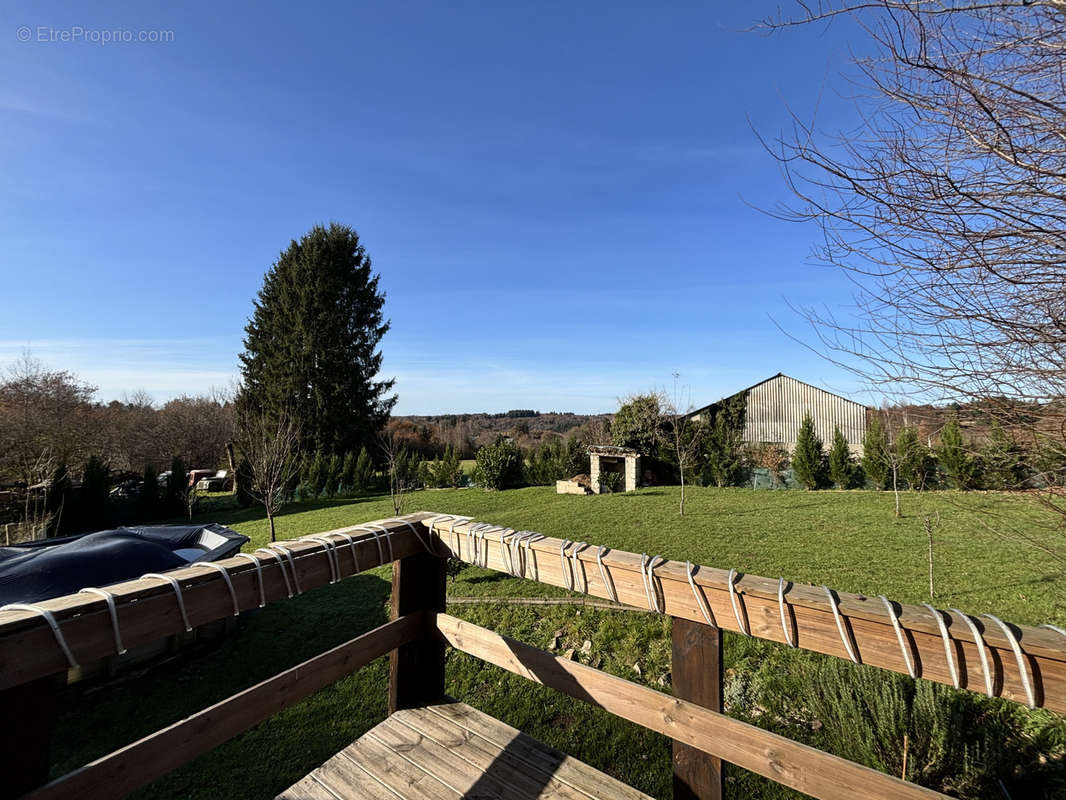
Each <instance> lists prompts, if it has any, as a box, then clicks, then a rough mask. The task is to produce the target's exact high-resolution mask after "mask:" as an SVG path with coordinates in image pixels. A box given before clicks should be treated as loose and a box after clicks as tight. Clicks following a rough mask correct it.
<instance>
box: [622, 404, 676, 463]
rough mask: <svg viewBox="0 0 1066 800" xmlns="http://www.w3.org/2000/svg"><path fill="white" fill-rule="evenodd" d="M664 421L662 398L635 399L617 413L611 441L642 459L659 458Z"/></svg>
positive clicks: (623, 405)
mask: <svg viewBox="0 0 1066 800" xmlns="http://www.w3.org/2000/svg"><path fill="white" fill-rule="evenodd" d="M663 424H664V420H663V413H662V408H661V402H660V398H659V397H658V396H656V395H654V394H642V395H634V396H633V397H630V398H629V399H628V400H627V401H626V402H625V403H623V404H622V406H621V408H619V409H618V411H616V412H615V415H614V420H613V421H612V422H611V438H612V440H613V441H614V443H615V444H616V445H618V446H620V447H632V448H634V449H635V450H636V451H637V452H638V453H640V454H641V455H642V456H645V457H649V458H656V457H658V455H659V442H660V440H661V439H662V428H663Z"/></svg>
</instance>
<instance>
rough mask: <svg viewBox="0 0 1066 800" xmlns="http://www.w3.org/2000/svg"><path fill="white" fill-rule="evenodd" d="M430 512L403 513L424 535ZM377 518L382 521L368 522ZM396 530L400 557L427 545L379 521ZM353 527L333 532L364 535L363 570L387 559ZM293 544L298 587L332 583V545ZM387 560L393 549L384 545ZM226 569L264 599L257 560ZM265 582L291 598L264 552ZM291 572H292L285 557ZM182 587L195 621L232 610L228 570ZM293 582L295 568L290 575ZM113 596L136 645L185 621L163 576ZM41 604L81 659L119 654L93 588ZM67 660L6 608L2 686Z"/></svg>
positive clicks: (0, 637) (277, 595)
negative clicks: (329, 549) (329, 557)
mask: <svg viewBox="0 0 1066 800" xmlns="http://www.w3.org/2000/svg"><path fill="white" fill-rule="evenodd" d="M422 516H425V515H424V514H410V515H408V516H407V517H404V518H402V519H403V520H410V521H411V522H413V523H415V524H416V531H417V533H418V534H419V535H421V534H422V533H423V529H422V528H421V526H418V525H417V522H416V521H417V520H418V519H420V518H421V517H422ZM367 524H373V525H377V524H378V523H367ZM380 525H381V526H382V527H385V528H386V529H387V530H389V531H391V532H392V535H391V539H392V548H393V551H394V556H395V557H396V558H405V557H407V556H409V555H413V554H415V553H420V552H424V551H425V547H424V545H423V544H422V543H421V541H420V540H419V538H418V536H417V535H416V533H415V532H412V531H411V529H410V528H409V527H408V526H407V524H406V523H405V522H403V521H400V522H398V521H395V520H393V521H388V520H383V521H381V522H380ZM358 527H360V526H353V527H349V528H341V529H339V531H327V532H326V533H324V534H321V535H324V536H329V535H330V534H333V533H348V534H350V535H353V536H362V537H363V538H362V539H361V540H359V541H357V542H356V554H355V556H356V558H358V562H359V570H358V571H360V572H362V571H364V570H367V569H372V568H374V567H376V566H378V565H379V564H381V563H382V561H381V555H380V553H379V551H378V547H377V544H376V542H375V540H374V538H373V536H372V535H371V534H369V533H366V532H362V533H360V532H359V531H358V530H357V528H358ZM332 539H333V541H336V542H337V543H338V544H339V545H341V546H340V547H339V548H338V549H337V551H336V553H337V556H338V559H339V563H340V572H341V575H342V576H343V577H348V576H350V575H353V574H355V572H356V570H355V562H354V559H353V554H352V551H351V548H350V547H349V546H348V545H347V543H346V542H345V540H344V538H343V537H341V536H333V537H332ZM279 544H283V545H286V546H288V547H289V548H291V550H292V552H293V554H294V556H295V559H294V560H295V565H296V572H297V577H298V579H299V582H300V587H301V588H302V589H303V590H304V591H307V590H309V589H313V588H315V587H318V586H324V585H325V584H327V583H329V581H330V579H331V577H332V576H331V573H330V568H329V562H328V561H327V558H326V546H325V545H323V544H321V543H318V542H297V541H291V542H290V541H287V542H280V543H279ZM383 550H384V554H385V561H386V562H387V561H388V548H387V547H384V548H383ZM216 563H217V564H220V565H222V566H223V567H225V568H226V570H227V572H229V574H230V578H231V580H232V582H233V587H234V590H235V591H236V594H237V601H238V605H239V607H240V609H241V610H242V611H243V610H245V609H250V608H256V607H257V606H258V605H259V583H258V576H257V573H256V568H255V565H254V564H252V563H251V562H249V561H246V560H244V559H242V558H229V559H225V560H223V561H218V562H216ZM262 564H263V588H264V590H265V592H266V598H267V602H271V603H272V602H277V601H280V600H284V599H286V598H287V596H288V595H287V592H286V589H285V582H284V580H283V579H282V574H281V571H280V568H279V567H278V564H277V562H276V561H275V560H274V559H273V558H271V557H269V556H264V557H263V558H262ZM285 570H286V573H287V574H288V573H289V572H290V568H289V564H288V562H287V561H286V565H285ZM169 574H170V575H172V576H173V577H174V578H175V579H176V580H178V582H179V583H180V585H181V587H182V595H183V598H184V601H185V607H186V611H187V612H188V615H189V620H190V622H191V624H192V626H193V627H196V626H199V625H203V624H204V623H207V622H211V621H214V620H217V619H223V618H226V617H230V616H232V615H233V600H232V598H231V597H230V593H229V589H228V588H227V587H226V584H225V581H224V580H223V578H222V576H221V575H220V574H219V573H218V572H217V571H216V570H214V569H212V568H209V567H204V566H195V565H193V566H189V567H185V568H182V569H177V570H173V571H172V572H170V573H169ZM290 581H291V575H290ZM108 591H109V592H112V593H113V594H114V595H115V600H116V604H117V609H118V618H119V622H120V624H121V631H122V640H123V643H124V644H125V646H126V647H135V646H137V645H141V644H146V643H148V642H153V641H157V640H159V639H162V638H164V637H166V636H170V635H173V634H177V633H182V632H184V630H185V625H184V623H183V621H182V618H181V614H180V613H179V610H178V605H177V600H176V598H175V595H174V590H173V589H172V588H171V587H170V586H169V585H168V584H165V583H163V582H162V581H158V580H154V579H151V578H149V579H147V580H140V579H138V580H133V581H126V582H124V583H119V584H115V585H114V586H109V587H108ZM37 605H40V606H41V607H43V608H46V609H48V610H49V611H51V612H52V614H53V615H54V616H55V618H56V620H57V622H58V623H59V626H60V628H61V629H62V632H63V636H64V638H65V639H66V641H67V644H68V646H69V647H70V649H71V650H72V651H73V653H74V656H75V658H76V659H77V660H78V661H79V662H81V663H85V664H88V663H91V662H93V661H95V660H97V659H100V658H104V657H106V656H111V655H114V654H115V636H114V633H113V632H112V629H111V617H110V615H109V613H108V610H107V604H106V602H105V601H104V600H103V599H102V598H100V597H96V596H94V595H88V594H76V595H67V596H66V597H57V598H54V599H52V600H43V601H41V602H40V603H38V604H37ZM67 667H68V664H67V660H66V658H65V657H64V656H63V653H62V651H61V650H60V649H59V647H58V646H57V644H56V640H55V637H54V636H53V634H52V631H51V629H50V628H49V627H48V625H47V623H46V622H45V621H44V620H43V619H42V618H41V616H40V615H37V614H34V613H33V612H29V611H0V690H2V689H6V688H8V687H10V686H17V685H18V684H20V683H25V682H26V681H30V680H33V679H34V678H38V677H41V676H43V675H51V674H54V673H59V672H65V671H66V670H67Z"/></svg>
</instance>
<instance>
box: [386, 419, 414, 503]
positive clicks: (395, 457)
mask: <svg viewBox="0 0 1066 800" xmlns="http://www.w3.org/2000/svg"><path fill="white" fill-rule="evenodd" d="M378 450H379V451H380V452H381V455H382V458H383V459H384V461H385V470H386V474H387V476H388V479H389V497H390V498H392V509H393V512H394V513H395V515H396V516H397V517H399V516H402V515H403V513H404V508H405V506H406V505H407V491H408V489H410V488H411V486H410V476H408V475H407V464H406V460H407V459H406V448H405V447H404V445H403V442H402V441H401V440H400V438H399V437H398V436H397V435H396V434H395V432H394V431H393V429H391V428H389V427H386V428H385V429H384V430H382V432H381V433H380V434H379V435H378Z"/></svg>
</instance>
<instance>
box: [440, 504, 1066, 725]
mask: <svg viewBox="0 0 1066 800" xmlns="http://www.w3.org/2000/svg"><path fill="white" fill-rule="evenodd" d="M479 524H484V523H478V522H476V521H459V522H456V523H455V525H454V526H453V525H452V524H451V523H450V522H444V523H442V524H438V525H436V526H435V530H436V533H437V534H438V535H439V538H440V541H441V542H442V543H443V544H444V545H445V546H446V548H447V549H448V550H449V551H450V552H451V554H452V555H453V556H455V557H457V558H459V559H461V560H463V561H466V562H467V563H476V564H479V565H481V566H487V567H488V568H490V569H495V570H499V571H504V572H506V571H510V568H511V567H512V566H514V564H515V563H516V562H514V561H512V560H511V559H510V558H509V557H508V554H507V548H505V547H502V546H501V545H500V542H499V539H500V535H501V532H502V533H504V534H507V533H509V532H510V529H503V530H502V531H501V530H495V531H493V532H490V533H487V534H485V535H484V536H483V537H478V536H475V537H474V538H475V539H477V551H476V553H475V552H474V550H473V548H472V546H471V540H470V538H469V537H468V535H467V534H468V531H470V530H471V529H472V528H474V527H475V526H477V525H479ZM562 545H563V541H562V540H561V539H554V538H551V537H547V538H544V539H541V540H539V541H536V542H533V543H532V544H531V545H529V546H528V548H522V552H523V553H526V554H527V555H526V557H525V558H523V559H520V560H517V564H518V566H519V567H521V568H522V570H523V573H522V574H523V575H524V577H526V578H528V579H532V580H536V581H539V582H540V583H547V584H550V585H553V586H563V587H568V586H569V585H570V584H571V582H572V583H573V584H574V585H575V587H576V589H577V591H579V592H581V593H583V594H587V595H590V596H594V597H605V598H610V597H611V593H610V591H609V590H608V588H607V586H606V585H605V584H604V581H603V578H602V577H601V574H600V570H599V566H598V565H597V563H596V551H597V547H596V546H595V545H591V546H588V547H586V548H584V549H582V550H581V551H580V552H578V554H577V557H576V559H573V558H571V553H572V551H573V548H572V547H568V548H567V549H566V559H565V562H566V563H565V567H564V564H563V561H562V559H560V547H561V546H562ZM641 560H642V559H641V555H640V554H637V553H627V552H624V551H620V550H607V551H606V552H605V553H604V555H603V557H602V561H603V565H604V567H605V569H606V570H607V572H608V575H609V578H610V580H611V582H612V586H613V587H614V588H615V590H616V591H617V596H618V600H619V601H620V602H621V603H623V604H625V605H630V606H635V607H638V608H648V606H649V603H648V599H647V595H646V593H645V589H644V581H643V580H642V577H641ZM575 561H576V569H575ZM516 571H517V570H516ZM654 578H655V581H654V583H655V587H656V591H657V594H658V596H659V598H660V601H661V609H660V610H661V611H663V612H664V613H666V614H669V615H670V616H673V617H679V618H682V619H688V620H692V621H695V622H704V621H705V618H704V616H703V613H702V612H701V609H700V606H699V605H698V601H697V599H696V596H695V595H694V593H693V590H692V587H691V586H690V584H689V581H688V574H687V571H686V567H685V564H684V563H683V562H676V561H666V562H664V563H662V564H661V565H657V566H656V567H655V570H654ZM728 578H729V572H728V570H722V569H716V568H713V567H696V568H695V569H694V577H693V582H694V583H695V584H696V586H697V590H698V591H699V592H700V593H701V598H703V599H704V600H705V602H706V605H707V607H708V610H709V612H710V614H711V619H712V621H713V622H714V623H715V624H716V625H717V626H718V627H719V628H722V629H724V630H731V631H742V630H743V628H746V629H747V631H748V632H749V633H750V634H751V635H753V636H756V637H759V638H762V639H768V640H770V641H776V642H785V641H787V640H786V636H785V626H783V625H782V622H781V606H780V605H779V603H778V596H777V588H778V580H777V579H776V578H774V579H771V578H764V577H760V576H757V575H746V574H740V575H738V576H736V577H735V581H734V584H733V585H734V588H735V592H736V597H735V599H736V603H737V609H738V611H739V616H740V619H741V621H742V623H743V628H742V626H741V624H740V623H738V621H737V614H736V613H735V612H734V608H733V599H732V598H731V592H730V590H729V583H728ZM785 587H786V590H785V619H786V624H787V625H788V627H789V629H790V635H791V636H792V639H793V642H794V643H795V644H796V645H797V646H798V647H801V648H804V649H807V650H813V651H815V652H819V653H826V654H828V655H832V656H837V657H838V658H849V655H848V652H847V648H846V646H845V643H844V640H843V639H842V638H841V635H840V632H839V630H838V628H837V624H836V621H835V618H834V616H833V612H832V606H831V603H830V601H829V599H828V598H827V596H826V594H825V591H824V590H823V589H822V587H816V586H809V585H800V584H792V583H789V582H787V581H786V584H785ZM833 594H834V597H836V598H838V599H839V611H840V614H841V621H842V624H843V626H844V630H845V636H847V637H848V641H849V643H852V644H853V649H854V651H855V653H856V654H857V656H858V658H859V660H860V661H861V662H862V663H864V664H870V665H873V666H877V667H882V668H883V669H890V670H893V671H894V672H901V673H904V674H906V673H907V664H906V660H905V658H904V656H903V651H902V649H901V647H900V643H899V640H898V639H897V637H896V634H895V631H894V629H893V627H892V623H891V618H890V617H889V616H888V614H887V612H886V610H885V607H884V604H883V603H882V601H881V600H880V599H878V598H876V597H874V598H870V597H866V596H864V595H857V594H849V593H846V592H834V593H833ZM893 607H894V609H895V611H896V612H897V613H899V620H900V624H901V626H902V628H903V637H904V645H905V646H906V648H907V650H908V652H909V653H910V656H911V659H912V661H913V663H914V666H915V669H916V672H917V676H918V677H921V678H925V679H927V680H933V681H937V682H938V683H944V684H948V685H951V684H952V670H951V665H950V664H949V662H948V659H947V656H946V655H945V650H944V641H943V639H942V638H941V634H940V629H939V627H938V626H937V623H936V620H935V618H934V617H933V615H932V614H931V613H930V612H929V610H928V609H926V608H924V607H922V606H913V605H905V604H900V603H894V604H893ZM945 623H946V626H947V630H948V632H949V635H950V637H951V644H952V658H953V661H954V664H955V665H956V668H957V670H958V673H959V679H960V686H961V687H962V688H965V689H969V690H972V691H980V692H984V689H985V685H984V673H983V671H982V667H981V659H980V656H979V654H978V644H976V643H975V641H974V638H973V636H972V634H971V633H970V630H969V628H968V627H967V625H966V624H965V622H963V620H962V619H961V618H960V617H959V616H958V615H957V614H954V613H951V614H949V615H948V617H946V618H945ZM976 623H977V626H978V629H979V630H980V631H981V634H982V637H983V639H984V642H985V644H986V645H987V649H986V652H988V660H989V664H990V665H991V666H992V668H993V669H994V675H993V683H994V686H993V692H994V694H996V695H999V696H1002V697H1006V698H1008V699H1010V700H1014V701H1016V702H1023V703H1024V702H1026V696H1025V692H1024V682H1023V679H1022V677H1021V673H1020V672H1019V670H1018V665H1017V661H1016V659H1015V656H1014V651H1013V649H1012V648H1011V645H1010V642H1009V640H1008V639H1007V637H1006V636H1004V634H1003V633H1002V631H1000V630H999V627H998V626H997V625H995V624H994V623H991V622H990V621H987V620H985V621H984V622H982V620H981V619H977V620H976ZM1011 628H1012V630H1013V631H1014V632H1015V635H1016V636H1017V638H1018V641H1019V643H1020V645H1021V647H1022V648H1023V650H1024V652H1025V654H1026V659H1025V664H1026V674H1027V676H1028V677H1030V679H1031V681H1032V685H1033V687H1034V690H1035V698H1034V699H1035V701H1036V704H1037V705H1043V706H1045V707H1047V708H1049V709H1051V710H1053V711H1058V712H1060V713H1066V637H1064V636H1062V635H1061V634H1059V633H1056V632H1054V631H1051V630H1048V629H1044V628H1034V627H1029V626H1024V625H1012V626H1011Z"/></svg>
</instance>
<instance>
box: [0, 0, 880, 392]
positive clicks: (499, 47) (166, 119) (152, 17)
mask: <svg viewBox="0 0 1066 800" xmlns="http://www.w3.org/2000/svg"><path fill="white" fill-rule="evenodd" d="M153 6H154V7H153ZM282 6H284V7H282ZM760 6H761V7H760ZM776 7H777V3H776V2H772V3H767V4H757V3H751V4H747V3H707V2H698V3H690V4H688V3H674V4H667V5H666V6H664V5H663V4H654V3H644V4H628V3H618V2H611V3H600V4H593V3H584V4H575V3H543V2H538V3H521V4H518V3H510V4H507V3H505V4H485V3H465V2H458V3H440V2H425V3H416V2H405V3H382V2H376V3H372V4H363V3H348V2H337V3H300V4H295V5H293V4H263V3H247V4H237V3H198V2H190V3H169V4H148V3H142V2H131V3H97V2H85V3H78V4H76V5H71V4H69V3H52V2H16V3H8V4H5V10H4V12H3V20H4V22H3V25H2V26H0V58H2V63H3V70H0V169H2V173H0V174H2V180H3V190H2V192H0V235H2V237H3V242H4V246H3V248H2V251H0V297H2V300H0V362H5V361H10V360H11V359H12V358H14V357H15V356H17V355H18V354H19V352H20V351H21V350H22V349H23V348H25V347H29V348H31V350H32V351H33V353H34V355H36V356H37V357H39V358H41V359H42V360H43V361H45V362H46V363H47V364H48V365H49V366H50V367H53V368H63V369H70V370H73V371H75V372H77V373H79V374H80V375H82V376H83V377H84V378H86V379H88V380H90V381H92V382H93V383H96V384H98V385H99V387H100V392H99V397H100V398H101V399H104V400H107V399H111V398H114V397H121V396H122V395H123V394H124V393H127V392H132V391H134V390H137V389H144V390H147V391H148V392H149V393H150V394H151V395H152V396H153V397H154V398H155V399H156V400H157V401H162V400H165V399H167V398H168V397H171V396H174V395H176V394H180V393H198V392H202V391H205V390H206V389H208V388H209V387H210V386H212V385H216V386H221V385H224V384H226V383H227V382H229V381H230V380H231V379H232V378H233V377H234V376H235V375H236V373H237V366H236V365H237V358H236V356H237V353H238V352H239V350H240V348H241V337H242V329H243V326H244V324H245V321H246V319H247V317H248V315H249V314H250V312H251V303H252V299H253V297H254V295H255V292H256V291H257V289H258V288H259V285H260V283H261V280H262V276H263V273H264V271H265V270H266V269H268V268H269V266H270V264H271V262H272V261H273V260H274V259H275V258H276V257H277V255H278V253H279V251H281V250H282V249H283V248H284V247H286V246H287V244H288V242H289V240H290V239H292V238H295V237H298V236H299V235H300V234H301V233H303V232H304V231H306V230H307V229H308V228H309V227H310V226H311V225H313V224H315V223H317V222H328V221H330V220H336V221H339V222H343V223H346V224H349V225H352V226H353V227H355V228H356V229H357V230H358V231H359V233H360V235H361V237H362V239H363V241H364V243H365V245H366V247H367V249H368V250H369V252H370V253H371V255H372V257H373V260H374V264H375V268H376V269H377V270H378V271H379V272H380V273H381V276H382V286H383V287H384V289H385V290H386V291H387V293H388V299H387V301H386V313H387V315H388V316H389V317H390V318H391V319H392V331H391V332H390V333H389V334H388V336H387V337H386V338H385V340H384V342H383V350H384V353H385V367H384V370H385V374H386V375H389V376H395V377H396V378H397V390H398V392H399V396H400V400H399V404H398V406H397V412H399V413H438V412H449V411H478V410H488V411H501V410H506V409H508V408H516V407H521V408H538V409H541V410H545V411H547V410H553V409H557V410H574V411H579V412H587V411H606V410H612V409H613V408H614V407H615V405H616V400H617V398H618V397H620V396H623V395H626V394H628V393H631V392H634V391H640V390H643V389H647V388H650V387H655V386H659V387H666V388H672V386H673V379H672V377H671V373H673V372H675V371H676V372H679V373H680V374H681V378H680V384H681V385H682V386H683V387H687V388H688V392H689V393H690V395H691V399H692V402H693V403H694V404H696V405H702V404H703V403H706V402H710V401H711V400H714V399H717V398H718V397H719V396H721V395H724V394H728V393H731V392H732V391H734V390H736V389H738V388H742V387H744V386H747V385H749V384H751V383H754V382H755V381H757V380H760V379H762V378H764V377H767V376H769V375H772V374H774V373H776V372H778V371H784V372H786V373H788V374H791V375H794V376H795V377H798V378H801V379H804V380H807V381H810V382H814V383H819V384H821V385H824V386H826V387H828V388H832V389H836V390H841V391H845V392H849V391H850V392H854V390H855V389H856V385H855V382H854V380H853V379H852V378H851V377H850V376H848V375H846V374H844V373H841V372H840V371H838V370H836V369H834V368H833V367H831V366H830V365H828V364H827V363H826V362H824V361H822V360H821V359H819V358H818V357H817V356H815V355H813V354H811V353H809V352H808V351H807V350H805V349H804V348H803V347H802V346H801V345H799V344H797V343H795V342H793V341H791V340H789V339H788V338H787V337H786V336H784V335H783V334H782V333H781V332H780V331H779V330H778V328H777V327H776V326H775V324H774V321H773V320H777V321H778V322H779V323H780V324H781V325H782V326H784V327H785V328H786V329H787V330H790V331H794V332H795V333H797V334H799V335H801V336H807V333H806V332H805V330H804V327H803V325H802V323H801V321H800V320H799V319H798V318H797V317H796V315H795V314H794V313H793V312H792V311H791V310H790V309H789V306H788V302H789V301H791V302H792V303H798V304H801V305H802V304H807V303H826V304H828V305H830V306H833V307H840V306H841V305H842V304H846V303H847V302H848V297H849V290H848V287H847V285H846V281H845V279H844V278H843V276H841V275H840V274H837V273H834V272H832V271H830V270H828V269H826V268H823V267H816V266H812V265H811V264H810V263H809V259H808V255H809V252H810V248H811V244H812V242H813V241H815V239H816V238H817V231H816V230H815V229H813V228H811V227H806V226H801V225H793V224H789V223H785V222H780V221H778V220H775V219H772V218H770V217H768V216H766V215H765V214H762V213H760V212H759V211H757V210H754V209H753V208H752V207H751V206H750V205H749V204H755V205H757V206H761V207H770V206H773V205H775V204H776V203H778V202H780V201H783V200H786V199H787V197H788V195H787V192H786V190H785V188H784V186H783V182H782V180H781V178H780V175H779V172H778V169H777V166H776V165H775V163H774V162H773V161H772V159H770V158H769V156H767V155H766V154H765V153H764V152H763V151H762V150H761V148H760V147H759V145H758V143H757V142H756V140H755V137H754V135H753V133H752V131H751V129H750V126H749V119H750V120H751V123H753V124H754V125H755V126H756V127H758V128H759V129H760V131H763V132H766V133H768V134H770V135H773V134H775V133H777V132H778V131H779V130H781V129H782V128H783V127H785V126H787V125H788V124H789V118H788V107H789V106H791V107H793V108H795V109H796V110H798V111H801V112H802V113H804V114H810V113H812V112H813V111H814V108H815V106H816V104H820V105H818V107H819V124H820V125H821V126H822V127H824V128H825V129H827V130H835V129H837V128H840V127H846V126H848V125H851V124H854V112H853V110H852V109H851V106H850V104H848V103H846V102H844V101H843V100H842V99H841V98H840V97H839V96H838V94H837V92H840V91H842V90H844V89H846V88H847V87H846V85H845V83H844V81H843V79H842V78H841V77H840V74H841V72H842V71H844V70H846V69H847V63H848V47H849V46H856V45H858V46H861V41H859V42H855V41H848V35H847V29H846V28H844V27H834V28H830V29H829V30H828V31H825V30H822V29H818V30H815V29H811V30H805V31H796V32H793V33H790V34H787V35H776V36H773V37H766V36H763V35H760V34H757V33H751V32H747V31H746V30H745V29H746V28H748V27H749V26H750V25H751V24H752V23H753V22H755V21H756V19H757V18H759V17H760V16H762V15H765V14H767V13H772V12H773V11H774V10H775V9H776ZM23 26H25V29H23ZM78 28H80V29H82V31H83V33H81V34H78V33H77V29H78ZM116 30H124V31H130V32H131V35H132V36H134V37H137V36H138V35H139V32H140V31H152V32H154V31H170V32H172V33H171V34H167V36H169V37H170V38H172V41H169V42H144V43H141V42H110V43H106V42H101V41H87V39H90V38H102V37H103V36H104V35H105V34H104V33H102V32H105V31H108V32H109V31H116ZM27 32H28V33H27ZM64 34H68V35H71V36H80V40H79V41H66V42H64V41H61V38H62V36H63V35H64ZM27 35H29V38H30V41H26V42H24V41H19V39H20V37H22V38H25V37H26V36H27ZM41 38H45V39H48V38H56V39H60V40H57V41H40V39H41Z"/></svg>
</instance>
